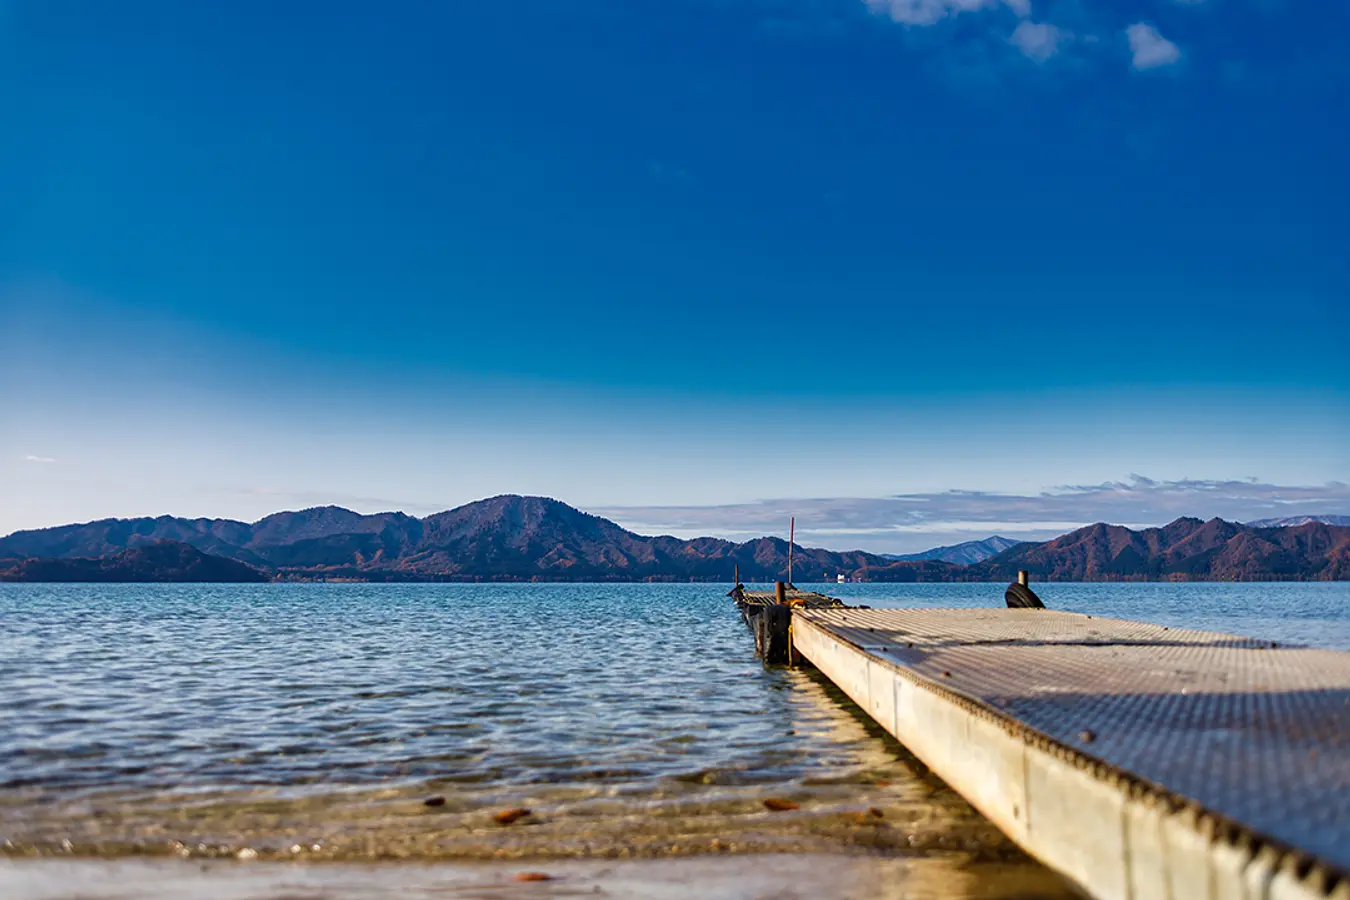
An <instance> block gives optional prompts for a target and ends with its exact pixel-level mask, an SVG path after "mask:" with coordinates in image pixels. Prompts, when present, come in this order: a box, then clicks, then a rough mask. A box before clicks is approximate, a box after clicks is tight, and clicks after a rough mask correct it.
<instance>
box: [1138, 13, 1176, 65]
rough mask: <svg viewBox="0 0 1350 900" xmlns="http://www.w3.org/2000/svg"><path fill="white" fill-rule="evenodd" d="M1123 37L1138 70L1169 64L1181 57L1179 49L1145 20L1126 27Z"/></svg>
mask: <svg viewBox="0 0 1350 900" xmlns="http://www.w3.org/2000/svg"><path fill="white" fill-rule="evenodd" d="M1125 37H1126V38H1127V39H1128V40H1129V42H1130V51H1131V52H1132V53H1133V54H1134V60H1133V62H1134V67H1135V68H1136V69H1139V70H1140V71H1143V70H1145V69H1156V68H1159V67H1160V66H1170V65H1172V64H1173V63H1175V62H1177V60H1179V59H1181V49H1180V48H1179V47H1177V45H1176V44H1174V43H1172V42H1171V41H1169V40H1168V39H1167V38H1165V37H1163V36H1162V34H1161V33H1160V32H1159V31H1158V29H1156V28H1154V27H1153V26H1152V25H1149V24H1148V23H1147V22H1136V23H1135V24H1133V25H1131V26H1130V27H1129V28H1126V29H1125Z"/></svg>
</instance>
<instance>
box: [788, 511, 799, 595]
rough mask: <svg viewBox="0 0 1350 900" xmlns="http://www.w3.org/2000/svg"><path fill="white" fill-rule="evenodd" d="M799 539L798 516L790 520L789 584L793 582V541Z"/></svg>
mask: <svg viewBox="0 0 1350 900" xmlns="http://www.w3.org/2000/svg"><path fill="white" fill-rule="evenodd" d="M796 539H797V517H796V516H793V517H792V518H791V519H789V520H788V584H792V542H793V541H795V540H796Z"/></svg>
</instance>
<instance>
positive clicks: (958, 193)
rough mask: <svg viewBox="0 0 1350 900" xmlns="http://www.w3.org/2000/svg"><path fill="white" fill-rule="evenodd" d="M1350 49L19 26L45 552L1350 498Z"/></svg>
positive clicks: (22, 211)
mask: <svg viewBox="0 0 1350 900" xmlns="http://www.w3.org/2000/svg"><path fill="white" fill-rule="evenodd" d="M1348 26H1350V8H1347V7H1345V6H1344V5H1341V4H1318V5H1317V6H1316V7H1315V8H1312V7H1309V6H1308V5H1306V4H1295V3H1293V2H1282V0H1203V2H1178V0H1157V2H1137V3H1126V2H1104V0H1103V2H1093V0H1081V2H1078V0H1075V2H1040V0H1031V2H1030V3H1027V2H1025V0H1016V2H1003V3H994V2H980V0H868V2H865V0H673V2H665V3H659V4H657V3H633V2H630V0H626V2H619V0H613V2H611V0H590V2H587V3H575V4H572V3H556V2H543V0H519V2H513V3H506V4H501V3H462V2H461V3H425V4H419V3H413V2H406V3H399V4H392V5H391V4H357V3H341V2H338V3H334V2H326V3H323V4H317V3H315V4H307V3H302V2H293V3H288V4H284V5H282V6H280V7H278V6H277V5H276V4H271V3H263V2H231V3H212V2H197V3H191V4H184V3H177V2H165V3H152V2H130V3H122V4H95V3H90V2H79V3H76V2H62V0H42V2H29V0H7V2H0V122H3V123H4V127H3V130H0V379H3V387H4V390H3V391H0V417H3V418H0V423H2V424H3V425H4V427H3V428H0V491H2V492H3V493H4V494H5V496H6V497H7V498H8V502H6V503H5V504H4V505H3V507H0V531H8V530H11V529H14V528H20V527H33V526H41V525H50V524H56V523H58V522H65V521H72V520H80V519H89V518H96V517H101V516H109V515H139V514H147V513H161V512H173V513H177V514H186V515H230V516H236V517H241V518H254V517H257V516H260V515H262V514H265V513H266V512H270V511H272V510H274V509H277V508H285V507H295V506H300V505H312V504H313V503H319V502H337V503H343V504H344V505H348V506H352V507H354V508H358V509H363V510H366V511H373V510H374V509H377V508H389V507H391V506H396V507H399V508H405V509H408V510H409V511H411V512H428V511H432V510H434V509H438V508H443V507H445V506H449V505H454V504H456V503H460V502H465V501H467V500H471V499H474V498H476V497H481V496H484V495H488V494H493V493H500V492H504V491H518V492H531V493H543V494H549V495H553V496H557V497H559V498H561V499H564V500H568V501H569V502H573V503H575V504H577V505H580V506H583V507H586V508H593V509H603V510H605V511H606V512H607V513H608V514H611V515H614V516H615V517H616V518H619V519H620V521H627V522H630V523H633V524H639V523H640V524H642V525H643V526H644V527H650V528H652V529H655V530H676V529H679V530H690V529H692V530H695V531H711V532H719V533H732V532H737V533H739V530H740V529H744V528H747V527H748V528H750V529H752V530H753V529H754V528H758V527H760V526H761V524H762V525H763V526H764V527H768V526H769V525H770V524H771V522H772V517H776V516H778V515H779V513H780V512H781V511H782V509H786V508H801V509H803V510H805V511H806V515H805V516H804V519H805V521H804V522H803V525H804V530H805V532H806V535H807V537H808V538H809V537H811V536H812V534H813V531H812V529H813V528H815V529H816V531H815V532H814V533H815V534H816V535H817V536H818V537H819V540H820V541H822V542H825V543H828V544H830V545H840V542H841V541H843V542H844V543H845V544H847V543H849V542H850V541H852V542H854V543H856V544H859V545H867V546H869V547H871V548H873V549H912V548H913V547H915V546H917V545H925V544H926V543H928V542H929V538H931V537H934V536H937V535H940V536H942V537H944V539H945V538H946V537H950V536H951V535H953V534H960V533H961V532H960V530H959V529H958V530H956V531H953V530H952V528H951V527H948V526H951V525H953V523H957V524H963V527H964V526H965V525H969V526H970V528H971V529H972V534H974V532H979V531H984V532H985V533H988V532H989V531H992V530H1003V531H1008V530H1009V528H1000V527H999V526H1002V525H1010V526H1013V527H1014V528H1015V527H1020V526H1026V525H1028V524H1029V522H1028V521H1022V522H1019V521H1009V520H1008V516H1009V515H1010V514H1011V513H1010V507H1009V506H1008V505H1007V504H1002V505H1000V504H999V503H996V502H991V503H990V504H988V516H987V518H983V519H981V518H979V516H978V515H976V516H975V518H974V519H973V520H972V518H971V516H972V515H974V514H975V511H972V510H970V509H968V508H966V507H965V506H964V505H963V506H962V507H961V509H960V517H959V518H953V516H956V511H953V512H952V513H951V515H945V516H944V517H938V518H934V519H933V520H932V521H931V522H929V524H930V525H932V526H933V527H931V528H928V529H927V530H924V527H923V525H924V523H923V522H919V523H917V524H915V527H914V528H912V529H911V530H910V531H894V530H893V529H891V528H890V525H889V524H888V522H887V521H885V516H884V515H881V514H878V515H880V516H881V517H880V518H877V519H875V521H872V523H871V524H870V525H868V526H867V527H868V528H870V529H872V530H870V531H864V530H858V531H856V532H849V531H845V532H843V533H841V532H840V531H839V530H838V528H837V526H838V524H839V523H838V521H837V520H838V518H839V515H840V510H844V509H852V508H854V504H856V503H857V502H858V501H861V500H875V499H878V498H887V497H893V496H895V495H906V496H913V495H924V496H928V495H935V494H942V493H943V492H947V491H951V490H963V491H979V492H988V493H992V494H997V495H1015V496H1039V495H1041V494H1042V493H1046V492H1049V493H1051V494H1053V495H1055V496H1058V495H1059V494H1060V493H1063V492H1062V491H1061V490H1060V489H1061V488H1063V487H1065V486H1073V485H1079V486H1082V485H1103V484H1114V485H1132V486H1134V487H1133V488H1132V489H1135V490H1145V491H1147V490H1148V489H1147V488H1146V487H1145V488H1141V487H1140V485H1143V484H1144V482H1137V481H1132V480H1131V479H1130V476H1131V475H1132V474H1138V475H1140V476H1142V477H1143V478H1144V479H1145V481H1147V482H1149V483H1155V484H1163V483H1166V484H1191V483H1201V482H1203V483H1206V484H1215V485H1223V484H1227V485H1229V486H1230V488H1231V489H1224V490H1226V491H1227V493H1224V494H1223V498H1224V499H1222V500H1220V501H1216V500H1215V499H1214V498H1215V496H1216V495H1215V494H1213V493H1212V491H1210V492H1206V491H1208V490H1209V489H1206V491H1199V492H1197V493H1196V494H1195V496H1194V505H1195V506H1196V509H1195V512H1196V513H1197V514H1202V515H1203V514H1205V513H1206V512H1207V511H1208V510H1209V509H1215V510H1218V509H1222V511H1223V512H1224V514H1227V515H1234V516H1237V515H1243V514H1244V511H1245V510H1246V509H1248V508H1250V509H1251V510H1252V517H1256V516H1257V515H1265V514H1267V512H1268V509H1267V508H1266V507H1269V506H1270V505H1271V504H1275V505H1276V506H1280V505H1281V503H1282V502H1283V501H1284V500H1285V499H1287V500H1288V502H1287V503H1285V504H1284V505H1287V506H1289V508H1291V509H1292V508H1297V510H1298V511H1308V507H1309V505H1310V504H1311V506H1314V507H1317V508H1316V509H1311V510H1310V511H1321V512H1340V513H1344V512H1350V509H1347V508H1345V507H1346V506H1347V503H1346V498H1345V496H1344V493H1343V492H1341V493H1337V492H1338V491H1340V488H1338V487H1337V486H1336V484H1335V483H1339V482H1346V481H1350V453H1347V452H1346V450H1345V448H1346V446H1347V444H1350V375H1348V374H1347V372H1348V371H1350V366H1348V365H1347V363H1348V362H1350V360H1347V355H1348V354H1347V350H1346V346H1347V343H1350V253H1347V248H1348V247H1350V216H1347V213H1346V209H1347V208H1350V167H1348V166H1346V165H1345V163H1344V160H1345V159H1347V158H1350V128H1348V127H1347V126H1346V124H1345V121H1344V119H1345V117H1344V115H1343V111H1344V110H1345V109H1346V108H1347V106H1350V103H1347V101H1350V68H1348V64H1347V62H1346V60H1345V55H1344V52H1343V49H1344V48H1343V40H1344V35H1345V34H1347V33H1350V27H1348ZM44 460H51V462H45V461H44ZM1241 483H1245V484H1252V483H1257V484H1261V485H1269V486H1273V487H1274V488H1275V489H1276V492H1275V494H1274V495H1273V499H1271V496H1267V495H1263V496H1266V499H1265V500H1264V501H1259V502H1258V501H1257V500H1255V499H1253V498H1252V497H1250V496H1248V494H1250V492H1249V491H1248V492H1245V493H1244V491H1243V490H1238V489H1236V488H1232V485H1236V484H1241ZM1328 485H1331V486H1330V487H1328ZM1280 490H1283V491H1284V492H1285V493H1283V494H1281V493H1279V491H1280ZM1307 490H1311V492H1312V493H1310V494H1309V493H1300V491H1307ZM1328 492H1330V493H1328ZM1244 498H1245V499H1244ZM808 500H809V501H810V502H807V501H808ZM764 501H771V502H770V503H768V507H767V508H769V509H771V510H772V516H769V517H765V518H764V519H763V521H762V523H761V522H760V521H758V520H756V521H755V522H753V523H752V524H749V525H747V523H746V520H745V519H744V517H742V516H741V515H740V514H735V515H732V514H729V513H727V512H726V510H725V508H724V507H725V506H726V505H727V504H731V505H732V506H737V505H741V506H740V507H739V508H742V509H744V508H745V507H744V506H743V505H744V504H750V505H751V507H752V508H764V503H763V502H764ZM780 503H781V504H784V505H783V506H782V508H780ZM1234 503H1236V504H1237V505H1236V506H1234V505H1233V504H1234ZM1243 503H1246V504H1247V505H1246V506H1243V505H1242V504H1243ZM1263 503H1264V506H1263V505H1262V504H1263ZM756 504H760V505H759V506H758V507H756ZM1328 505H1331V506H1334V507H1336V508H1325V507H1326V506H1328ZM690 507H693V508H694V509H692V510H691V509H690ZM882 508H886V507H884V505H883V507H882ZM1171 508H1172V507H1168V508H1167V509H1168V511H1170V510H1171ZM672 510H679V511H678V512H676V511H672ZM1063 511H1064V516H1063V517H1062V518H1057V517H1055V516H1050V515H1049V514H1050V511H1048V510H1038V511H1037V512H1036V513H1035V514H1036V516H1038V517H1039V518H1038V519H1037V520H1036V522H1035V523H1030V524H1036V523H1039V524H1049V523H1053V524H1056V525H1058V524H1060V523H1061V522H1076V521H1078V520H1079V519H1080V518H1081V517H1082V516H1084V515H1087V514H1088V513H1089V512H1090V510H1087V509H1084V508H1081V507H1077V506H1072V505H1070V506H1068V507H1065V509H1064V510H1063ZM1107 511H1110V512H1113V513H1117V514H1119V516H1120V517H1122V520H1123V519H1124V518H1129V516H1131V515H1137V516H1141V517H1149V516H1152V517H1154V518H1156V517H1158V516H1160V515H1162V514H1163V510H1162V509H1161V508H1158V507H1157V506H1156V505H1150V504H1147V503H1145V504H1144V505H1142V506H1140V507H1139V508H1137V509H1135V508H1130V509H1117V508H1115V507H1108V508H1107ZM1047 516H1049V518H1047ZM1000 517H1002V518H1000ZM1137 523H1138V524H1147V522H1144V521H1140V522H1137ZM891 524H898V523H891ZM911 524H914V523H911ZM986 526H988V527H986ZM1032 531H1033V529H1030V528H1024V532H1025V533H1028V534H1029V533H1032ZM976 536H982V535H976ZM1014 536H1016V535H1014Z"/></svg>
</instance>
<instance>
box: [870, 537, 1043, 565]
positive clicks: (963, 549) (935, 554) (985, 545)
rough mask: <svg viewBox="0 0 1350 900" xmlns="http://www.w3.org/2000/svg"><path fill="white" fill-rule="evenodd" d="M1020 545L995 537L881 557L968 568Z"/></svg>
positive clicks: (1018, 542)
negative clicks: (933, 561) (936, 562)
mask: <svg viewBox="0 0 1350 900" xmlns="http://www.w3.org/2000/svg"><path fill="white" fill-rule="evenodd" d="M1020 543H1022V542H1021V541H1014V540H1012V539H1011V538H1005V537H999V536H998V535H994V536H993V537H988V538H985V539H984V540H982V541H966V542H964V543H961V544H953V545H951V546H950V547H934V548H933V549H932V550H924V551H923V552H922V553H903V554H895V553H883V554H881V555H882V556H883V557H885V558H886V559H893V560H895V561H896V562H920V561H922V560H925V559H936V560H938V561H940V562H949V563H955V564H956V565H958V566H968V565H971V564H972V563H977V562H984V561H985V560H986V559H988V558H989V557H991V556H996V555H997V554H999V553H1002V552H1003V551H1004V550H1007V549H1008V548H1010V547H1016V546H1017V545H1018V544H1020Z"/></svg>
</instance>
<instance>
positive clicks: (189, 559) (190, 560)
mask: <svg viewBox="0 0 1350 900" xmlns="http://www.w3.org/2000/svg"><path fill="white" fill-rule="evenodd" d="M268 580H270V579H269V578H268V577H267V576H266V575H265V574H263V573H262V572H260V571H258V570H257V569H255V568H253V567H252V566H247V565H244V564H243V563H241V562H235V561H234V560H232V559H224V558H222V557H219V556H211V555H209V554H206V553H203V552H201V551H200V550H198V549H197V548H196V547H192V546H190V545H188V544H184V543H181V542H179V541H158V542H156V543H153V544H147V545H145V546H143V547H136V548H134V549H131V550H123V551H122V552H120V553H114V554H112V555H110V556H103V557H99V558H97V559H79V558H76V559H52V558H39V559H26V560H23V561H21V562H17V563H15V564H14V566H13V567H11V568H9V569H5V568H3V564H2V563H0V581H80V582H100V581H117V582H127V581H216V582H249V581H268Z"/></svg>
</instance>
